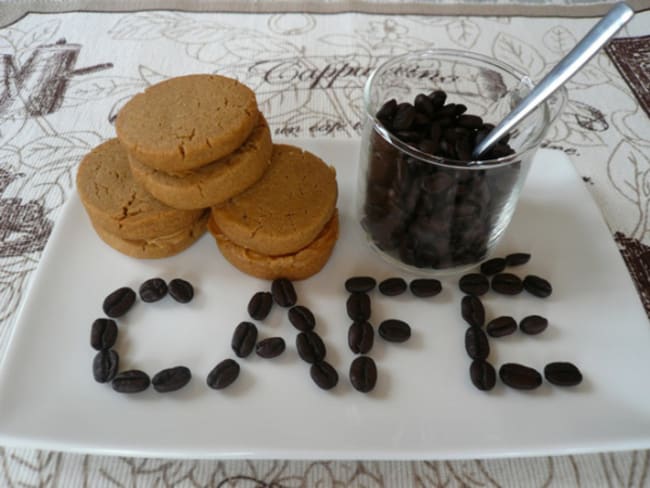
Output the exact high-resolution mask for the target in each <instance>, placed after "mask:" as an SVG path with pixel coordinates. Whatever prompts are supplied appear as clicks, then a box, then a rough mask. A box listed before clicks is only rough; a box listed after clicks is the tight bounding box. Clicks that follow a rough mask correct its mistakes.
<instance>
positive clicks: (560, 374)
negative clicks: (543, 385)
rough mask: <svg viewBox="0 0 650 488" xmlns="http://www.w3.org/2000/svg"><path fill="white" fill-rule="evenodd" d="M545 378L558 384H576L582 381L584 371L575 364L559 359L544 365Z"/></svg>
mask: <svg viewBox="0 0 650 488" xmlns="http://www.w3.org/2000/svg"><path fill="white" fill-rule="evenodd" d="M544 378H546V381H548V382H549V383H553V384H554V385H557V386H576V385H579V384H580V383H581V382H582V373H581V372H580V370H579V369H578V368H577V366H576V365H575V364H573V363H569V362H564V361H558V362H554V363H548V364H547V365H546V366H545V367H544Z"/></svg>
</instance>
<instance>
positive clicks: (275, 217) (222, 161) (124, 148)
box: [77, 75, 338, 279]
mask: <svg viewBox="0 0 650 488" xmlns="http://www.w3.org/2000/svg"><path fill="white" fill-rule="evenodd" d="M115 129H116V132H117V139H112V140H110V141H108V142H106V143H104V144H102V145H100V146H98V147H96V148H95V149H93V150H92V151H91V152H90V153H89V154H88V155H87V156H86V157H85V158H84V160H83V161H82V162H81V165H80V167H79V171H78V174H77V188H78V191H79V195H80V198H81V201H82V203H83V205H84V207H85V208H86V211H87V213H88V216H89V217H90V220H91V222H92V225H93V227H94V228H95V230H96V232H97V234H98V235H99V236H100V237H101V238H102V239H103V240H104V241H105V242H106V243H107V244H108V245H110V246H111V247H113V248H115V249H117V250H118V251H120V252H122V253H124V254H127V255H129V256H133V257H137V258H160V257H165V256H171V255H173V254H176V253H178V252H180V251H182V250H183V249H185V248H187V247H188V246H190V245H191V244H192V243H193V242H194V241H196V240H197V239H198V238H199V237H200V236H201V235H202V234H203V233H204V232H205V230H206V226H207V223H208V220H209V222H210V226H209V228H210V231H211V232H212V234H213V235H214V236H215V238H216V239H217V243H218V245H219V248H220V249H221V251H222V253H223V254H224V256H225V257H226V259H228V260H229V261H230V262H231V263H232V264H233V265H235V266H236V267H237V268H239V269H240V270H242V271H244V272H246V273H249V274H252V275H255V276H258V277H263V278H268V279H272V278H276V277H279V276H284V277H287V278H292V279H301V278H306V277H307V276H310V275H312V274H314V273H316V272H317V271H319V270H320V269H321V268H322V266H323V265H324V264H325V262H326V261H327V259H328V258H329V256H330V254H331V252H332V249H333V247H334V243H335V242H336V240H337V237H338V220H337V217H336V198H337V186H336V178H335V173H334V170H333V169H332V168H331V167H329V166H327V165H326V164H325V163H324V162H323V161H321V160H320V159H318V158H317V157H316V156H314V155H312V154H310V153H307V152H304V151H302V150H300V149H298V148H296V147H293V146H282V145H276V146H274V145H273V143H272V141H271V132H270V130H269V126H268V124H267V122H266V120H265V118H264V116H263V115H262V114H261V113H260V111H259V109H258V106H257V101H256V99H255V94H254V93H253V92H252V91H251V90H250V89H249V88H248V87H246V86H245V85H243V84H241V83H239V82H238V81H236V80H233V79H231V78H226V77H223V76H219V75H189V76H182V77H178V78H172V79H169V80H166V81H163V82H161V83H158V84H156V85H153V86H151V87H149V88H148V89H147V90H146V91H145V92H143V93H140V94H138V95H136V96H135V97H133V98H132V99H131V100H130V101H129V102H128V103H127V104H126V105H125V106H124V108H123V109H122V110H121V111H120V113H119V115H118V117H117V120H116V124H115ZM210 216H211V217H210Z"/></svg>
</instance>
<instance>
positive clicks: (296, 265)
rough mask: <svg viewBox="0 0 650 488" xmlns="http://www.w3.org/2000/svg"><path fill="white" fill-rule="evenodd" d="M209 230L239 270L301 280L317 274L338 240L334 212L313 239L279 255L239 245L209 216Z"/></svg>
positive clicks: (257, 274) (274, 277) (262, 275)
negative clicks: (259, 251) (295, 250)
mask: <svg viewBox="0 0 650 488" xmlns="http://www.w3.org/2000/svg"><path fill="white" fill-rule="evenodd" d="M208 230H209V231H210V233H211V234H212V235H213V236H214V238H215V240H216V241H217V246H218V247H219V250H220V251H221V254H223V256H224V257H225V258H226V260H227V261H228V262H230V264H232V265H233V266H234V267H236V268H237V269H239V270H240V271H242V272H244V273H246V274H249V275H252V276H255V277H257V278H262V279H265V280H274V279H276V278H287V279H290V280H304V279H306V278H309V277H310V276H312V275H314V274H316V273H318V272H319V271H320V270H321V269H322V268H323V266H325V263H327V260H328V259H329V257H330V255H331V254H332V250H333V249H334V245H335V244H336V240H337V239H338V233H339V221H338V216H337V214H336V212H335V213H334V215H333V216H332V218H331V219H330V220H329V222H327V224H325V227H324V228H323V230H321V232H320V234H319V235H318V236H317V237H316V239H315V240H314V241H313V242H311V243H310V244H309V245H307V246H306V247H304V248H303V249H300V250H299V251H298V252H295V253H292V254H285V255H282V256H268V255H265V254H260V253H258V252H255V251H251V250H250V249H246V248H244V247H241V246H238V245H237V244H235V243H234V242H232V241H231V240H230V239H228V238H227V237H226V236H225V235H224V234H223V233H222V232H221V231H220V229H219V227H218V226H217V225H216V224H215V222H214V219H212V218H211V219H210V220H209V221H208Z"/></svg>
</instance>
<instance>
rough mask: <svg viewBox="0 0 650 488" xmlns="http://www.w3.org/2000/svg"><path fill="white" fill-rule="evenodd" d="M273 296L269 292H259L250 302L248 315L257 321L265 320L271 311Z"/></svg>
mask: <svg viewBox="0 0 650 488" xmlns="http://www.w3.org/2000/svg"><path fill="white" fill-rule="evenodd" d="M272 305H273V295H271V293H269V292H268V291H258V292H257V293H255V295H253V296H252V297H251V299H250V301H249V302H248V307H247V308H248V315H250V317H251V318H252V319H255V320H264V319H265V318H266V317H267V316H268V315H269V312H270V311H271V306H272Z"/></svg>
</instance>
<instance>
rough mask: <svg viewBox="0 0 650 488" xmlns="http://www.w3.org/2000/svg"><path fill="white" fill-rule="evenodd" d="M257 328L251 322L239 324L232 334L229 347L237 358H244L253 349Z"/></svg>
mask: <svg viewBox="0 0 650 488" xmlns="http://www.w3.org/2000/svg"><path fill="white" fill-rule="evenodd" d="M256 342H257V327H255V324H253V323H252V322H241V323H240V324H239V325H238V326H237V327H235V331H234V332H233V334H232V340H231V341H230V345H231V347H232V350H233V351H234V352H235V354H236V355H237V357H240V358H245V357H246V356H248V355H249V354H250V353H251V352H253V349H254V348H255V343H256Z"/></svg>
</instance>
